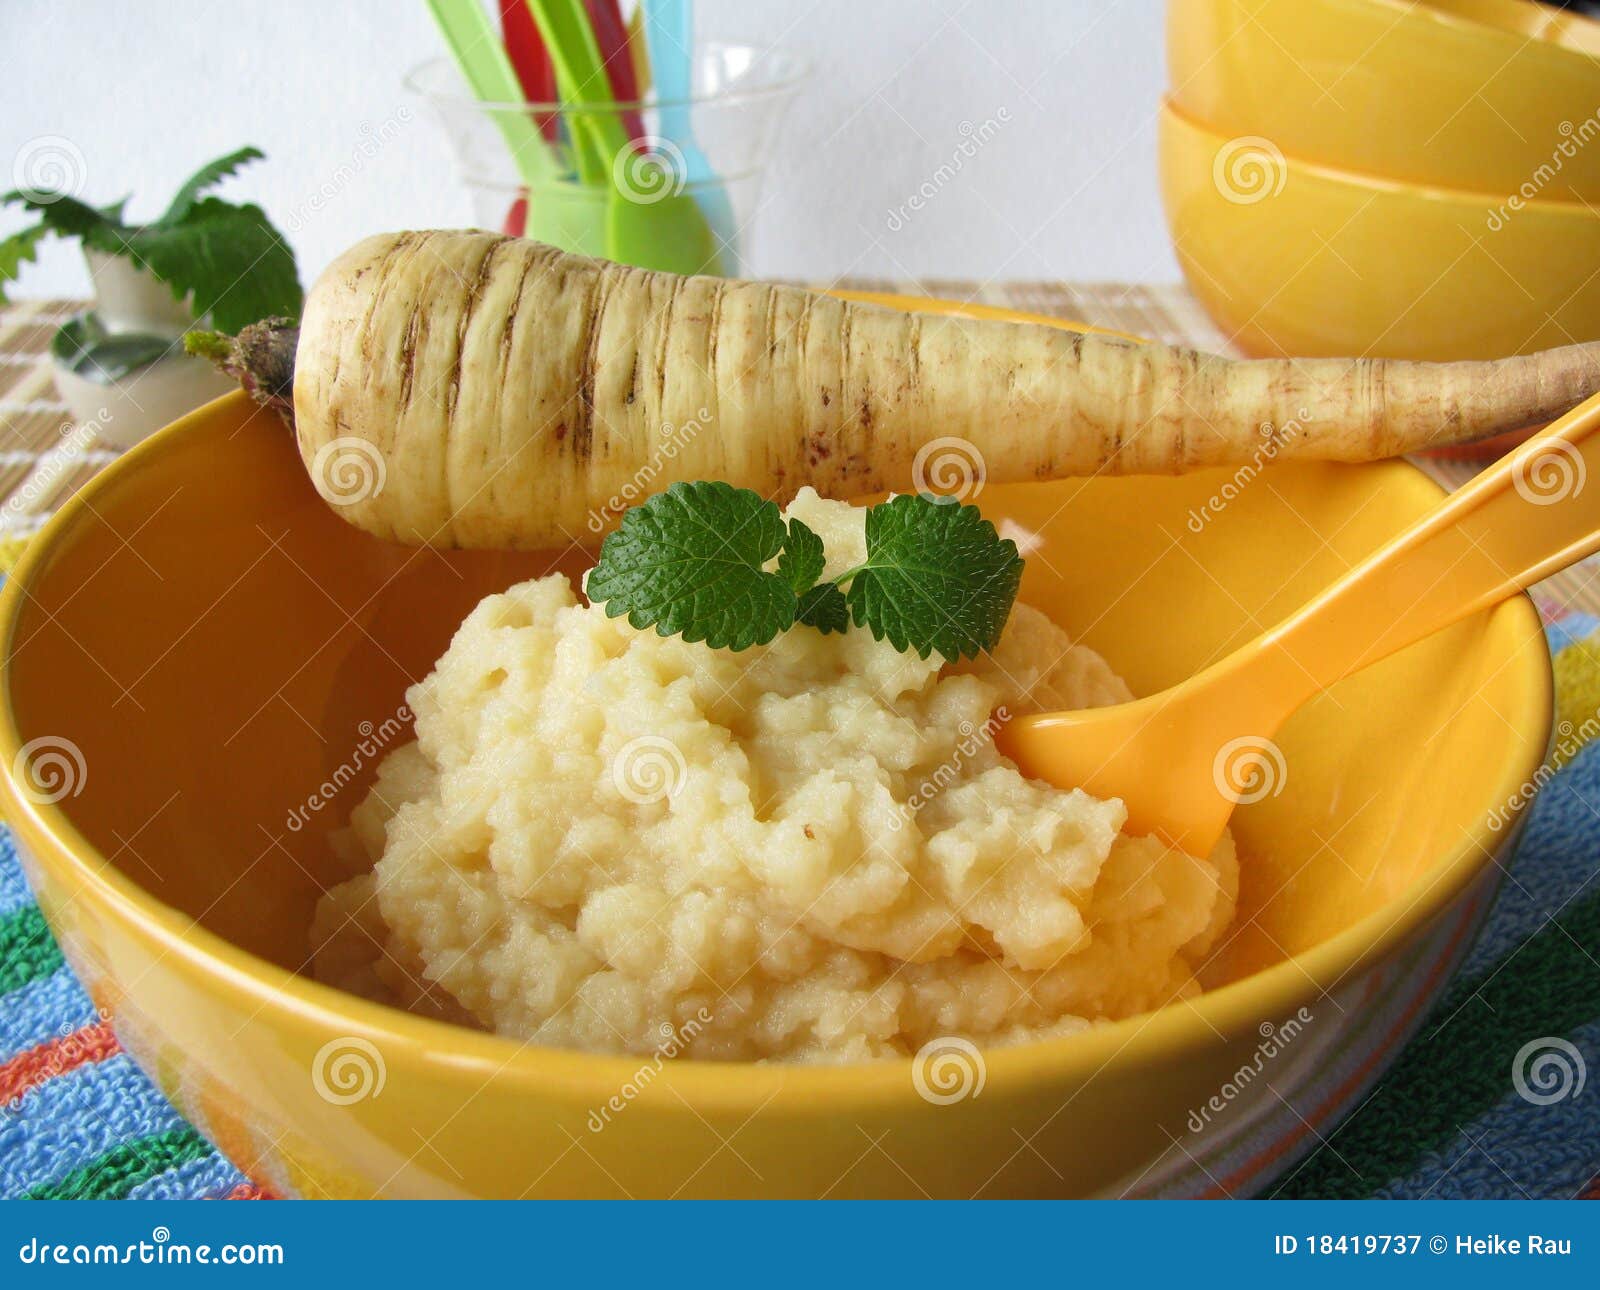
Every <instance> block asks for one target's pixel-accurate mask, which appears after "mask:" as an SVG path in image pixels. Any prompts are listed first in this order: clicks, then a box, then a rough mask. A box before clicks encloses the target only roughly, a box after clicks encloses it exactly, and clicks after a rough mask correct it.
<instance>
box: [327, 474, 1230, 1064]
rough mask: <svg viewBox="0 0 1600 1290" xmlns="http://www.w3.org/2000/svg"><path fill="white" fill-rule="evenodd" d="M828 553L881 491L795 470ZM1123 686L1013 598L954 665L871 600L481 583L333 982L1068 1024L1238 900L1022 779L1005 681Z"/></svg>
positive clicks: (871, 1016)
mask: <svg viewBox="0 0 1600 1290" xmlns="http://www.w3.org/2000/svg"><path fill="white" fill-rule="evenodd" d="M790 514H791V515H793V516H798V517H799V518H801V519H803V520H804V522H805V523H806V524H807V525H809V526H810V527H811V528H812V529H814V530H815V531H816V532H817V533H819V534H820V535H821V536H822V537H823V539H824V542H825V545H826V548H827V552H828V568H827V575H828V576H833V575H837V574H838V573H840V572H841V571H842V570H844V569H846V568H849V567H853V566H854V565H856V564H858V563H859V562H860V560H861V558H862V555H863V552H864V543H863V534H862V524H863V520H862V516H863V514H864V512H863V511H861V510H859V509H855V508H852V507H850V506H847V505H844V504H841V503H834V502H825V501H822V500H821V499H819V498H818V497H817V496H816V495H815V494H813V493H811V492H809V491H806V492H803V493H802V494H801V495H800V497H798V498H797V499H796V501H795V502H794V504H793V506H792V507H791V509H790ZM1128 697H1130V696H1129V693H1128V691H1127V688H1126V686H1125V685H1124V684H1123V683H1122V682H1121V681H1120V680H1119V679H1118V678H1117V677H1116V676H1115V674H1114V673H1112V671H1111V670H1110V668H1109V667H1108V666H1107V664H1106V663H1105V662H1104V661H1103V660H1102V659H1101V658H1100V657H1099V656H1098V655H1096V654H1094V653H1092V652H1091V651H1089V650H1087V649H1084V648H1082V647H1076V646H1073V645H1071V644H1070V642H1069V641H1068V640H1067V638H1066V636H1065V634H1064V633H1063V632H1062V631H1061V630H1060V629H1059V628H1057V627H1055V626H1054V625H1053V624H1051V623H1050V622H1049V621H1048V620H1047V619H1045V618H1044V617H1043V616H1042V615H1040V614H1037V613H1035V612H1033V611H1032V610H1029V609H1028V608H1027V607H1026V606H1020V605H1019V606H1018V607H1017V608H1016V609H1015V611H1014V612H1013V614H1012V616H1011V619H1010V621H1009V623H1008V625H1007V627H1006V630H1005V634H1004V636H1003V637H1002V639H1001V641H1000V644H999V645H998V647H997V648H996V649H995V650H994V651H993V653H992V654H991V655H987V656H983V657H981V658H980V659H978V660H977V661H975V662H973V663H969V664H965V665H962V666H959V667H949V666H946V665H943V664H942V663H941V661H940V659H939V658H938V657H937V655H935V656H933V657H931V658H929V659H927V660H923V659H919V658H918V657H917V656H916V655H915V654H914V653H910V652H907V653H902V652H899V651H897V650H895V649H894V648H893V647H892V646H890V645H888V644H886V643H884V642H882V641H878V640H875V639H873V637H872V636H871V635H870V634H869V633H867V632H865V631H854V630H852V631H849V632H844V633H842V634H840V633H836V634H831V635H822V634H820V633H818V632H815V631H812V630H810V629H806V628H797V629H795V630H791V631H787V632H785V633H783V634H782V635H780V636H778V637H777V638H776V639H775V640H774V641H772V643H771V644H769V645H764V646H757V647H755V648H752V649H749V650H745V651H742V652H739V653H732V652H729V651H726V650H713V649H709V648H707V647H706V646H705V645H703V644H694V643H689V642H687V641H684V640H682V639H680V638H673V637H666V638H664V637H661V636H658V635H656V634H655V633H654V632H651V631H638V630H635V629H634V628H632V627H630V626H628V625H627V623H626V621H625V620H623V619H620V618H616V619H613V618H607V617H606V616H605V614H604V612H603V611H602V610H601V609H599V608H593V607H589V606H586V605H584V604H582V603H581V602H580V601H579V600H578V598H577V597H576V596H575V594H574V592H573V590H572V588H571V587H570V586H569V585H568V584H567V583H566V581H565V579H563V578H561V577H559V576H555V577H551V578H545V579H541V580H537V581H534V582H529V583H524V584H522V585H521V586H519V587H514V588H512V589H511V590H510V591H508V592H507V593H505V594H504V595H498V596H491V597H489V598H488V599H487V600H485V601H484V602H483V603H482V604H481V605H479V606H478V608H477V609H476V610H474V611H473V613H472V614H471V615H470V616H469V617H468V619H467V620H466V622H465V623H464V624H463V626H462V628H461V630H460V631H459V632H458V634H457V636H456V638H455V640H454V641H453V642H452V644H451V646H450V648H449V650H448V651H447V652H446V654H445V655H444V657H443V658H442V659H440V661H439V664H438V666H437V668H436V669H435V671H434V672H433V674H432V675H431V676H429V677H428V678H427V679H426V680H425V681H423V682H422V683H421V684H420V685H418V686H416V687H414V688H413V689H412V691H411V694H410V704H411V707H412V709H413V711H414V712H415V713H416V716H417V733H418V741H417V742H416V743H415V744H413V745H408V746H407V747H405V748H403V749H401V750H399V751H397V752H396V753H394V754H392V755H391V756H390V758H389V759H388V760H387V761H386V762H385V763H384V765H383V767H382V769H381V772H380V777H379V780H378V783H377V785H376V787H375V788H374V789H373V791H372V793H371V795H370V796H369V797H368V798H367V800H366V801H365V802H364V803H363V804H362V805H361V806H360V808H359V809H358V810H357V811H356V812H355V816H354V819H353V822H352V823H353V828H352V831H351V833H350V835H349V836H348V837H347V838H345V839H344V845H345V848H346V854H347V856H348V858H349V861H350V869H351V874H352V877H351V879H350V881H349V882H347V883H345V884H344V885H342V886H340V887H338V888H336V889H335V890H333V891H332V892H330V893H329V895H328V896H327V897H325V898H324V900H323V901H322V903H321V905H320V907H319V909H318V913H317V918H316V924H315V927H314V929H313V939H314V944H315V947H316V959H315V970H316V973H317V975H318V976H319V977H321V978H322V979H323V980H325V981H328V982H329V983H331V984H334V985H337V986H341V987H343V988H346V989H351V990H354V991H356V992H357V993H361V994H365V995H368V996H370V997H373V998H377V999H380V1000H383V1001H386V1002H391V1003H395V1004H398V1005H400V1006H404V1007H410V1008H414V1009H417V1010H419V1011H423V1012H428V1013H431V1014H433V1015H437V1016H442V1017H445V1018H448V1019H452V1020H456V1021H461V1022H463V1023H466V1024H471V1025H479V1026H483V1027H485V1028H489V1029H492V1030H496V1031H499V1032H501V1033H503V1034H507V1035H511V1036H514V1037H517V1038H523V1039H531V1040H533V1041H535V1042H537V1043H541V1044H548V1045H556V1046H562V1047H570V1048H579V1049H587V1050H590V1051H596V1052H628V1053H637V1054H641V1055H646V1054H653V1053H656V1052H659V1051H663V1050H666V1051H669V1052H671V1053H672V1055H674V1056H688V1057H697V1058H723V1059H756V1058H771V1059H778V1060H790V1061H815V1062H847V1061H856V1060H867V1059H873V1058H881V1057H888V1056H894V1055H905V1054H909V1053H913V1052H915V1051H916V1050H917V1049H918V1048H919V1047H920V1046H921V1045H922V1044H923V1043H925V1042H927V1041H928V1040H930V1039H934V1038H940V1037H946V1036H962V1037H966V1038H969V1039H971V1040H973V1041H974V1042H978V1043H1006V1042H1015V1041H1018V1040H1021V1039H1026V1038H1031V1037H1038V1036H1045V1035H1054V1034H1062V1033H1067V1032H1070V1031H1073V1030H1076V1029H1079V1028H1082V1027H1084V1026H1086V1025H1089V1024H1091V1023H1092V1022H1093V1021H1096V1020H1100V1019H1108V1018H1121V1017H1125V1016H1129V1015H1132V1014H1134V1013H1138V1012H1141V1011H1144V1010H1147V1009H1150V1008H1154V1007H1158V1006H1160V1005H1161V1004H1164V1003H1166V1002H1168V1001H1170V1000H1171V999H1174V998H1177V997H1180V996H1184V995H1187V994H1190V993H1193V992H1194V991H1195V990H1197V989H1198V986H1197V984H1196V981H1195V969H1196V967H1197V965H1198V964H1200V963H1201V961H1202V960H1203V959H1204V957H1205V955H1206V953H1207V951H1208V950H1209V949H1210V948H1211V947H1212V946H1213V945H1214V944H1215V942H1216V940H1217V938H1218V937H1219V936H1220V934H1221V933H1222V931H1223V929H1224V928H1225V927H1226V926H1227V924H1228V922H1229V921H1230V919H1231V918H1232V916H1233V911H1234V900H1235V895H1236V890H1237V877H1238V868H1237V862H1236V859H1235V855H1234V848H1233V843H1232V840H1231V838H1226V837H1225V838H1224V839H1223V841H1222V842H1221V843H1220V844H1219V845H1218V847H1217V849H1216V851H1215V853H1214V854H1213V855H1211V856H1210V857H1207V858H1205V859H1199V858H1195V857H1192V856H1187V855H1184V854H1183V853H1181V852H1178V851H1174V850H1171V849H1168V848H1166V847H1164V846H1162V845H1161V844H1159V843H1157V842H1155V841H1153V840H1151V839H1148V838H1132V837H1127V836H1124V835H1122V834H1121V833H1120V829H1121V826H1122V823H1123V810H1122V807H1121V805H1120V804H1119V803H1116V802H1099V801H1096V800H1094V799H1092V798H1090V797H1088V796H1086V795H1085V794H1083V793H1081V792H1070V793H1069V792H1061V791H1059V790H1056V789H1053V788H1048V787H1045V786H1043V785H1039V784H1035V783H1030V782H1028V781H1026V780H1024V779H1023V778H1022V777H1021V776H1020V775H1019V774H1017V772H1016V771H1015V770H1014V769H1012V768H1011V767H1010V765H1009V763H1007V762H1005V761H1004V760H1003V759H1002V758H1001V757H1000V756H999V754H998V753H997V752H996V751H995V749H994V747H993V743H992V735H993V730H994V726H993V722H994V721H995V720H997V719H1004V714H1005V713H1007V712H1012V713H1015V712H1022V711H1026V710H1030V709H1035V708H1064V707H1075V706H1087V705H1094V704H1103V703H1112V702H1118V701H1121V700H1124V699H1126V698H1128Z"/></svg>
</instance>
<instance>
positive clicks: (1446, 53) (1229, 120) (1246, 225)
mask: <svg viewBox="0 0 1600 1290" xmlns="http://www.w3.org/2000/svg"><path fill="white" fill-rule="evenodd" d="M1167 57H1168V67H1169V73H1170V77H1171V91H1170V93H1169V96H1168V98H1167V100H1166V102H1165V103H1164V104H1163V107H1162V113H1161V128H1160V159H1161V160H1160V164H1161V185H1162V196H1163V200H1164V202H1165V205H1166V211H1167V221H1168V226H1169V228H1170V230H1171V233H1172V238H1173V242H1174V245H1175V247H1176V250H1177V254H1178V260H1179V263H1180V264H1181V266H1182V268H1183V272H1184V274H1185V276H1186V277H1187V279H1188V282H1189V285H1190V287H1191V289H1192V290H1193V291H1194V293H1195V294H1196V295H1197V296H1198V297H1199V298H1200V300H1201V302H1202V303H1203V304H1204V305H1205V306H1206V308H1207V310H1208V311H1209V312H1210V313H1211V315H1212V316H1213V317H1214V318H1215V319H1216V321H1217V322H1218V323H1219V324H1220V325H1221V326H1222V328H1223V329H1224V330H1225V331H1226V332H1227V334H1228V335H1229V336H1231V337H1232V338H1233V339H1234V340H1235V342H1236V343H1237V344H1238V345H1239V346H1240V347H1241V348H1243V349H1244V350H1245V351H1246V352H1248V353H1252V354H1357V355H1372V356H1383V357H1398V358H1432V359H1456V358H1497V357H1501V356H1503V355H1506V354H1513V353H1526V352H1529V351H1532V350H1537V349H1544V348H1548V347H1551V346H1555V345H1564V344H1570V343H1572V342H1575V341H1583V340H1593V339H1595V338H1597V337H1600V24H1597V23H1595V22H1593V21H1592V20H1589V19H1587V18H1582V17H1579V16H1576V15H1573V14H1571V13H1567V12H1563V11H1560V10H1556V9H1553V8H1550V7H1548V6H1545V5H1542V4H1539V3H1536V0H1171V3H1170V5H1169V7H1168V18H1167Z"/></svg>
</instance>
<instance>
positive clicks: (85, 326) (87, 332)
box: [50, 310, 180, 385]
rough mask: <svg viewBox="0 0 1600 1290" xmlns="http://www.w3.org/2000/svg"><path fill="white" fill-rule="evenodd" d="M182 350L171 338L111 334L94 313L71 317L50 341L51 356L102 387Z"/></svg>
mask: <svg viewBox="0 0 1600 1290" xmlns="http://www.w3.org/2000/svg"><path fill="white" fill-rule="evenodd" d="M179 349H180V346H179V345H178V342H177V341H175V340H173V339H171V338H170V337H168V336H152V335H150V334H148V333H145V332H113V331H110V330H108V329H107V327H106V325H105V323H103V322H102V321H101V320H100V316H99V315H98V314H96V313H95V312H93V311H92V310H91V311H89V312H88V313H81V314H79V315H78V316H77V317H75V318H69V319H68V320H67V321H66V322H64V323H62V324H61V326H59V327H58V328H56V333H55V335H54V336H52V337H51V338H50V353H51V356H52V357H54V358H55V360H56V361H57V362H58V363H60V364H61V365H62V366H63V367H65V368H67V369H68V370H69V371H72V372H75V373H76V374H77V375H79V376H81V377H83V378H84V379H85V380H87V381H95V382H97V383H98V384H101V385H109V384H111V383H112V382H114V381H121V380H124V379H126V378H127V377H129V376H132V375H133V373H135V372H137V371H140V370H142V369H143V368H146V367H149V366H150V364H151V363H159V362H160V361H161V360H162V359H164V358H166V357H167V356H168V355H170V354H175V353H177V352H179Z"/></svg>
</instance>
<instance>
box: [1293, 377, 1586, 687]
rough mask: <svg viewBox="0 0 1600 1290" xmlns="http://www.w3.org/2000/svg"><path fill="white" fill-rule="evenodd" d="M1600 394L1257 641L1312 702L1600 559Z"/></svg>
mask: <svg viewBox="0 0 1600 1290" xmlns="http://www.w3.org/2000/svg"><path fill="white" fill-rule="evenodd" d="M1597 430H1600V395H1596V396H1595V397H1593V398H1590V399H1588V400H1586V401H1585V402H1583V403H1581V404H1579V405H1578V406H1577V407H1576V408H1574V409H1573V410H1572V411H1571V412H1569V413H1567V414H1566V415H1565V416H1564V417H1562V418H1561V419H1560V420H1559V421H1556V422H1554V423H1553V424H1551V425H1550V426H1548V427H1546V428H1545V429H1544V430H1542V431H1540V432H1539V433H1538V434H1536V435H1534V436H1533V437H1532V438H1531V439H1529V440H1528V441H1527V442H1526V443H1524V444H1522V445H1521V446H1520V447H1519V448H1517V449H1516V450H1515V451H1513V452H1511V453H1510V454H1508V455H1507V456H1506V457H1504V458H1502V459H1501V460H1500V461H1499V462H1497V463H1496V464H1495V465H1493V466H1491V467H1489V469H1487V470H1485V471H1484V472H1483V473H1482V474H1480V475H1478V476H1477V477H1476V478H1475V479H1473V480H1472V481H1471V482H1469V483H1468V484H1467V485H1466V486H1465V487H1463V488H1461V489H1460V490H1458V491H1457V492H1455V493H1454V494H1452V495H1451V496H1450V497H1449V498H1448V499H1447V500H1446V501H1444V502H1443V503H1441V504H1440V505H1439V506H1438V507H1437V508H1435V509H1434V510H1432V511H1430V512H1429V513H1428V514H1427V515H1425V516H1424V517H1423V518H1422V519H1421V520H1419V521H1417V522H1416V523H1415V524H1413V525H1411V526H1410V527H1409V528H1407V529H1405V530H1404V531H1402V532H1401V533H1399V534H1397V535H1396V536H1395V537H1394V538H1392V539H1391V540H1390V541H1389V542H1387V543H1385V544H1384V545H1383V546H1382V547H1380V548H1379V549H1378V550H1377V551H1375V552H1373V553H1372V554H1371V555H1370V556H1368V557H1367V558H1366V559H1365V560H1363V561H1361V563H1359V564H1357V565H1355V566H1354V567H1353V568H1352V569H1350V571H1349V572H1348V573H1346V574H1345V575H1344V576H1343V577H1341V578H1340V579H1339V580H1338V581H1337V582H1335V583H1334V584H1333V585H1332V586H1330V587H1329V588H1328V589H1327V590H1326V591H1324V592H1322V593H1321V594H1320V595H1319V596H1317V597H1316V598H1315V599H1314V600H1312V601H1311V602H1309V603H1308V604H1307V605H1305V606H1304V607H1303V608H1302V609H1300V610H1299V611H1298V612H1296V613H1295V614H1294V615H1293V616H1292V617H1291V618H1289V619H1288V620H1287V621H1285V622H1284V623H1283V624H1282V625H1280V626H1279V627H1278V628H1277V629H1275V630H1274V631H1272V632H1270V633H1268V634H1267V636H1266V637H1264V638H1263V640H1262V645H1263V647H1264V648H1267V649H1269V650H1276V651H1279V652H1281V653H1282V655H1283V658H1284V661H1285V662H1286V663H1287V664H1289V665H1291V670H1292V671H1294V672H1297V673H1298V674H1299V677H1300V679H1301V681H1302V682H1303V683H1304V685H1305V688H1306V689H1307V692H1308V693H1309V692H1312V691H1315V690H1317V689H1320V688H1322V687H1324V686H1328V685H1331V684H1333V682H1335V681H1337V680H1339V679H1340V678H1342V677H1344V676H1347V675H1349V674H1350V673H1351V672H1355V671H1359V670H1360V669H1361V668H1363V667H1366V666H1367V665H1368V664H1370V663H1375V662H1377V661H1378V660H1379V659H1381V658H1384V657H1386V656H1388V655H1389V654H1392V653H1394V652H1395V651H1396V650H1398V649H1402V648H1404V647H1405V646H1407V645H1410V644H1411V643H1413V642H1414V641H1418V640H1421V639H1422V638H1423V637H1425V636H1428V635H1431V634H1432V633H1434V632H1436V631H1438V630H1440V629H1441V628H1443V627H1447V626H1449V625H1450V624H1451V623H1454V622H1457V621H1459V620H1460V619H1462V618H1466V617H1468V616H1469V615H1471V614H1474V613H1476V612H1478V611H1479V610H1481V609H1484V608H1486V607H1488V606H1489V605H1492V604H1495V603H1497V602H1498V601H1501V600H1504V599H1505V598H1506V597H1507V596H1510V595H1513V594H1515V593H1516V592H1518V591H1522V590H1524V589H1525V588H1527V587H1528V586H1529V585H1530V584H1531V583H1534V582H1537V581H1539V579H1541V578H1545V577H1548V576H1549V575H1550V574H1552V573H1555V572H1556V571H1557V570H1559V569H1563V568H1565V567H1566V566H1567V565H1569V564H1572V563H1574V562H1575V561H1577V560H1581V559H1582V558H1583V557H1584V556H1586V555H1590V554H1592V553H1593V552H1595V551H1596V550H1600V434H1596V431H1597Z"/></svg>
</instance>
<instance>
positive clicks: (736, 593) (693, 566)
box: [586, 482, 803, 650]
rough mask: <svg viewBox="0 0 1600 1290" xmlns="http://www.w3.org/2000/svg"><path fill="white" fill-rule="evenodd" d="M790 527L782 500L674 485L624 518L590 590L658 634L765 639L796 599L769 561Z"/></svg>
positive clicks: (732, 644) (744, 644) (718, 640)
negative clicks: (779, 504)
mask: <svg viewBox="0 0 1600 1290" xmlns="http://www.w3.org/2000/svg"><path fill="white" fill-rule="evenodd" d="M787 536H788V533H787V531H786V530H785V528H784V523H783V516H782V514H781V513H780V512H779V510H778V508H777V506H776V505H775V504H774V503H772V502H769V501H767V500H766V499H764V498H763V497H762V496H761V495H760V494H759V493H754V492H751V491H750V490H749V489H746V488H734V487H733V486H732V485H730V484H724V483H706V482H701V483H695V484H674V485H672V487H671V488H669V489H667V491H666V492H664V493H659V494H657V495H656V496H655V497H652V498H650V499H649V500H648V501H646V502H645V503H643V504H642V505H640V506H635V507H634V508H633V509H631V510H630V511H628V512H627V514H626V515H624V516H623V517H622V524H621V525H620V527H618V529H617V530H616V531H615V532H614V533H612V534H611V535H610V536H609V537H607V538H606V540H605V542H604V544H603V545H602V546H601V548H600V560H599V562H598V563H597V564H596V565H595V567H594V569H593V570H591V571H590V574H589V581H588V584H587V588H586V589H587V591H588V594H589V599H590V600H591V601H593V602H594V603H596V604H602V603H603V604H604V605H605V609H606V614H607V616H609V617H612V618H615V617H617V616H618V615H619V614H627V616H628V621H629V622H630V623H631V624H632V625H633V626H635V627H639V628H644V627H652V626H653V627H654V628H655V629H656V632H657V634H659V635H661V636H682V637H683V638H684V639H685V640H689V641H704V642H705V643H706V644H707V645H709V646H711V647H713V648H715V649H734V650H740V649H748V648H750V646H752V645H764V644H766V643H767V642H768V641H770V640H772V639H773V638H774V637H775V636H777V634H778V633H779V632H781V631H783V630H784V629H786V628H787V627H789V626H791V625H792V624H793V623H794V616H795V610H796V608H797V607H798V600H797V597H796V595H795V590H794V585H793V583H792V582H791V581H790V579H789V578H788V577H786V576H784V575H783V574H781V573H770V572H768V571H767V570H766V569H765V567H764V566H765V565H766V564H767V562H768V561H770V560H771V559H772V558H773V557H774V556H776V555H777V554H778V552H779V550H780V549H781V548H782V547H783V546H784V541H785V538H786V537H787ZM802 541H803V539H802ZM792 563H793V561H791V564H792Z"/></svg>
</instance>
